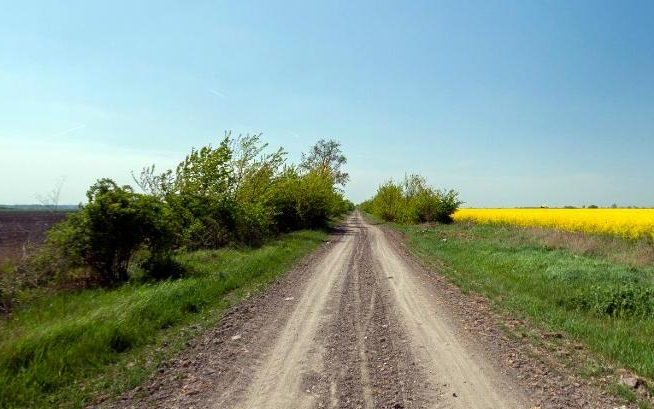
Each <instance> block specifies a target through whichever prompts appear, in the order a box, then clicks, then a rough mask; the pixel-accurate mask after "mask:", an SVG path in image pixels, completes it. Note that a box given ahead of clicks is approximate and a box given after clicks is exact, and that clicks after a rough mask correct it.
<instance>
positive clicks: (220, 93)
mask: <svg viewBox="0 0 654 409" xmlns="http://www.w3.org/2000/svg"><path fill="white" fill-rule="evenodd" d="M209 92H211V93H212V94H214V95H215V96H217V97H220V98H222V99H227V95H225V94H223V93H222V92H218V91H216V90H215V89H211V88H209Z"/></svg>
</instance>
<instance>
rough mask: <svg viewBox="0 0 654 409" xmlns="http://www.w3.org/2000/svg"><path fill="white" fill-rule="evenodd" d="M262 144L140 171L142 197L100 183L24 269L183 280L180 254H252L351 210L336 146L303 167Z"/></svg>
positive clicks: (228, 144)
mask: <svg viewBox="0 0 654 409" xmlns="http://www.w3.org/2000/svg"><path fill="white" fill-rule="evenodd" d="M267 148H268V145H267V144H266V143H264V142H262V140H261V137H260V135H253V136H245V137H241V136H239V137H238V138H234V139H233V138H231V135H230V134H229V133H228V134H226V135H225V137H224V139H223V140H222V141H221V143H220V144H219V145H218V146H216V147H213V146H211V145H209V146H205V147H203V148H201V149H193V150H192V151H191V153H190V154H189V155H187V156H186V158H185V159H184V160H183V161H182V162H180V163H179V165H178V166H177V168H176V169H175V170H174V171H173V170H167V171H165V172H162V173H157V172H156V170H155V167H154V165H153V166H150V167H146V168H144V169H143V171H142V172H141V173H140V174H139V175H138V176H137V175H134V180H135V182H136V183H137V185H138V186H139V187H140V188H141V190H142V191H143V193H138V192H136V191H135V190H134V189H133V188H132V187H131V186H119V185H118V184H116V183H115V182H114V181H112V180H110V179H101V180H98V181H97V183H95V184H94V185H93V186H91V188H90V189H89V191H88V193H87V199H88V201H87V203H86V204H85V205H82V206H81V207H80V209H79V211H78V212H76V213H74V214H72V215H70V216H69V217H68V218H67V219H66V220H64V221H63V222H61V223H59V224H58V225H56V226H55V227H54V228H53V229H52V230H51V231H50V232H49V233H48V235H47V239H46V241H45V245H44V246H43V247H42V248H41V250H40V251H39V252H38V253H37V254H35V255H34V256H33V257H32V258H31V259H30V260H28V262H27V264H26V266H24V268H25V269H26V270H28V271H31V272H38V273H37V275H38V277H41V278H43V279H45V280H52V279H56V280H66V279H70V277H71V276H75V277H83V278H84V280H86V282H87V283H89V282H90V283H94V284H99V285H105V286H112V285H116V284H118V283H121V282H124V281H126V280H128V279H130V277H131V276H133V275H134V274H136V273H139V274H144V275H145V276H147V277H150V278H165V277H170V276H174V275H178V274H180V273H181V270H180V267H179V266H178V265H176V263H175V262H174V261H173V258H172V255H173V253H174V252H175V251H179V250H196V249H202V248H204V249H215V248H220V247H223V246H226V245H230V244H234V243H237V244H243V245H248V246H257V245H260V244H261V243H262V242H263V241H265V240H266V239H267V238H269V237H272V236H274V235H277V234H279V233H283V232H289V231H293V230H299V229H310V228H321V227H325V226H326V225H327V223H328V222H329V220H330V219H331V218H333V217H334V216H337V215H339V214H342V213H344V212H347V211H348V210H351V209H352V208H353V205H352V203H351V202H349V201H347V200H345V199H344V197H343V194H342V191H341V189H340V188H341V187H342V185H343V184H344V183H345V182H346V181H347V174H346V173H344V172H342V171H341V169H340V167H341V165H343V164H344V163H345V161H346V159H345V157H344V156H343V155H342V154H341V153H340V145H339V143H337V142H334V141H324V140H321V141H319V142H318V143H317V144H316V145H315V146H314V147H313V148H312V150H311V153H310V154H308V155H303V157H302V162H301V163H300V164H299V165H297V166H295V165H290V164H287V162H286V153H285V152H284V151H283V150H282V149H281V148H280V149H278V150H276V151H274V152H272V153H270V152H268V149H267Z"/></svg>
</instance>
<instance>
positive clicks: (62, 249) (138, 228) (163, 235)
mask: <svg viewBox="0 0 654 409" xmlns="http://www.w3.org/2000/svg"><path fill="white" fill-rule="evenodd" d="M87 197H88V204H87V205H86V206H84V207H82V208H81V209H80V211H79V212H77V213H74V214H72V215H71V216H69V217H68V218H67V219H66V220H64V221H63V222H61V223H59V224H57V225H56V226H55V227H54V228H53V229H52V230H51V231H50V232H49V233H48V235H47V238H46V252H45V254H43V253H42V254H41V255H40V258H43V257H44V256H48V255H53V254H54V255H55V257H53V258H54V260H57V261H59V262H63V263H64V265H62V266H59V269H57V270H55V271H62V270H63V271H67V270H70V269H71V268H74V267H75V266H81V265H85V266H88V267H90V268H91V269H92V271H93V272H94V273H95V275H96V277H97V278H98V280H99V281H100V282H101V283H102V284H104V285H108V286H111V285H115V284H118V283H121V282H124V281H126V280H127V279H128V278H129V275H128V268H129V263H130V261H131V259H132V256H133V255H134V253H135V252H136V251H137V250H139V249H140V248H146V249H147V251H148V253H149V255H150V258H151V259H153V260H161V259H164V258H165V257H166V256H167V254H168V253H169V252H170V250H171V248H172V245H173V243H174V231H175V229H174V226H173V223H172V215H171V211H170V208H169V207H168V206H167V205H165V204H164V203H163V202H161V201H160V200H158V199H157V198H155V197H153V196H148V195H142V194H137V193H134V192H133V191H132V189H131V188H129V187H128V186H122V187H121V186H118V185H117V184H116V183H115V182H114V181H112V180H110V179H101V180H99V181H98V182H97V183H95V184H94V185H93V186H91V188H90V189H89V191H88V193H87ZM40 258H39V257H36V258H35V262H38V261H39V260H40Z"/></svg>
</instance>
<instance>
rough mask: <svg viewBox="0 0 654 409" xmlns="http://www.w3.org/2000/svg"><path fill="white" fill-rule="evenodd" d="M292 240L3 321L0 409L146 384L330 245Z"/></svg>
mask: <svg viewBox="0 0 654 409" xmlns="http://www.w3.org/2000/svg"><path fill="white" fill-rule="evenodd" d="M326 237H327V235H326V233H324V232H315V231H302V232H296V233H291V234H288V235H285V236H282V237H280V238H279V239H277V240H274V241H272V242H270V243H269V244H268V245H266V246H264V247H262V248H260V249H256V250H252V249H223V250H216V251H199V252H194V253H189V254H185V255H182V256H180V257H179V261H180V262H182V263H183V264H184V265H186V266H187V267H188V268H189V269H190V271H191V272H192V273H191V274H190V276H188V277H186V278H183V279H179V280H171V281H164V282H157V283H148V284H142V283H141V284H139V283H132V284H127V285H124V286H122V287H120V288H117V289H113V290H102V289H96V290H85V291H82V292H78V293H74V294H71V293H68V294H58V295H44V296H42V297H41V298H40V299H38V301H34V302H31V303H30V304H29V305H26V306H23V307H21V308H20V309H19V310H17V311H16V312H15V313H13V314H12V315H11V317H10V318H8V319H5V320H3V321H0V334H2V337H1V338H0V408H13V407H43V406H48V405H50V406H52V405H54V406H60V407H82V406H85V405H87V404H89V403H90V402H92V401H93V400H94V399H96V398H97V397H98V396H100V395H102V396H109V397H110V396H113V395H116V394H118V393H120V392H122V391H124V390H126V389H128V388H132V387H134V386H136V385H139V384H140V383H142V382H143V381H144V380H145V379H146V378H147V376H149V375H150V374H151V373H152V372H153V371H154V370H155V369H156V367H157V364H158V363H159V362H161V361H162V360H165V359H167V358H169V357H171V356H174V354H175V352H176V351H179V349H181V348H183V346H184V343H185V342H186V341H187V340H188V339H190V338H192V337H193V336H195V335H196V334H197V333H199V332H200V331H201V330H202V328H205V327H207V326H210V325H211V324H212V323H215V322H216V321H217V320H218V319H219V318H220V316H221V312H222V311H223V310H224V309H225V308H226V307H228V306H229V305H230V303H232V302H235V301H237V300H238V299H240V298H241V297H242V296H244V295H245V294H247V293H249V292H255V291H257V290H259V289H261V288H262V287H263V286H265V285H266V284H268V283H270V282H271V281H272V280H274V279H275V278H276V277H277V276H279V275H280V274H281V273H283V272H285V271H287V270H288V269H289V268H290V267H291V266H292V265H293V263H295V262H296V261H297V260H298V259H299V258H301V257H302V256H303V255H305V254H307V253H309V252H310V251H311V250H313V249H315V248H316V247H317V246H318V245H319V244H320V243H321V242H323V241H324V240H325V239H326Z"/></svg>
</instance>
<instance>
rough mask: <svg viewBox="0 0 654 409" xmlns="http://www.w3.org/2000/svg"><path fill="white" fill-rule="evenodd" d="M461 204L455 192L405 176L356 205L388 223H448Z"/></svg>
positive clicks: (380, 188) (418, 177)
mask: <svg viewBox="0 0 654 409" xmlns="http://www.w3.org/2000/svg"><path fill="white" fill-rule="evenodd" d="M462 203H463V202H461V201H460V200H459V194H458V193H457V192H456V191H454V190H441V189H434V188H432V187H431V186H429V185H428V184H427V181H426V180H425V178H424V177H422V176H420V175H407V176H405V178H404V180H403V181H401V182H394V181H392V180H389V181H388V182H386V183H384V184H382V185H381V186H379V188H378V189H377V193H376V194H375V196H374V197H373V198H372V199H369V200H367V201H365V202H363V203H361V204H360V205H359V207H360V208H361V209H362V210H363V211H365V212H368V213H371V214H373V215H375V216H377V217H380V218H382V219H384V220H386V221H390V222H397V223H407V224H413V223H431V222H440V223H450V222H452V215H453V214H454V212H456V210H457V209H458V208H459V206H461V204H462Z"/></svg>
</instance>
